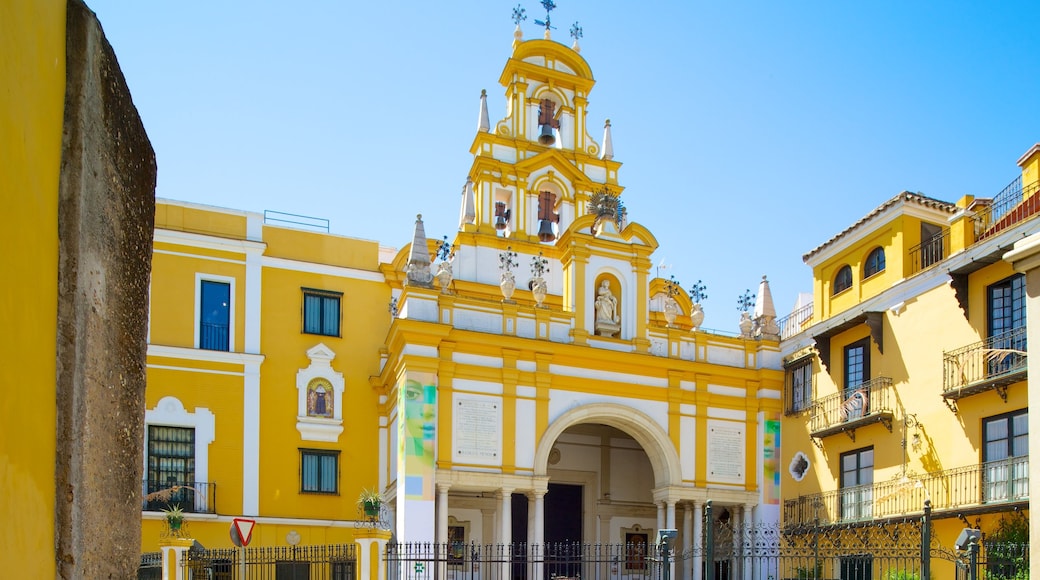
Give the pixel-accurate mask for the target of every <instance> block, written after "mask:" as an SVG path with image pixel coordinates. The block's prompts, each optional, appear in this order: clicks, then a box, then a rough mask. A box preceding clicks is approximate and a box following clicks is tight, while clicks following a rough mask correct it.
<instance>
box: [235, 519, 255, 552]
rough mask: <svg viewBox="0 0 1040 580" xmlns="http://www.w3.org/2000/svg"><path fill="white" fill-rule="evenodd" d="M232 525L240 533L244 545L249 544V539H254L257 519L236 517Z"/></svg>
mask: <svg viewBox="0 0 1040 580" xmlns="http://www.w3.org/2000/svg"><path fill="white" fill-rule="evenodd" d="M231 525H232V527H233V528H234V531H235V532H237V533H238V537H239V539H241V540H242V545H243V546H248V545H249V540H252V539H253V526H255V525H256V520H247V519H244V518H235V519H233V520H231ZM236 543H237V542H236Z"/></svg>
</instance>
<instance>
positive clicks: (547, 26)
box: [534, 0, 556, 40]
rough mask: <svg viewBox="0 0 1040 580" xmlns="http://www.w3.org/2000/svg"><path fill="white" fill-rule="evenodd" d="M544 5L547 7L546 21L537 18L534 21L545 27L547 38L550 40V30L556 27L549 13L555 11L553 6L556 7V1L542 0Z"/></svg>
mask: <svg viewBox="0 0 1040 580" xmlns="http://www.w3.org/2000/svg"><path fill="white" fill-rule="evenodd" d="M542 7H543V8H545V21H544V22H543V21H541V20H535V21H534V23H535V24H537V25H538V26H544V27H545V39H546V40H550V35H549V31H550V30H552V29H555V28H556V27H555V26H553V25H552V20H551V19H550V15H549V13H550V12H552V11H553V8H556V3H555V2H553V0H542Z"/></svg>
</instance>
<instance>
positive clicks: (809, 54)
mask: <svg viewBox="0 0 1040 580" xmlns="http://www.w3.org/2000/svg"><path fill="white" fill-rule="evenodd" d="M87 4H88V5H89V6H90V7H91V8H92V9H93V10H94V11H95V12H96V13H97V14H98V18H99V20H100V21H101V24H102V27H103V28H104V30H105V34H106V36H107V37H108V40H109V42H110V43H111V44H112V45H113V47H114V48H115V51H116V55H117V57H118V59H119V63H120V66H121V68H122V70H123V74H124V75H125V76H126V79H127V84H128V85H129V87H130V91H131V93H132V95H133V100H134V104H135V105H136V106H137V109H138V111H139V112H140V115H141V117H142V119H143V121H144V125H145V129H146V131H147V132H148V135H149V138H150V139H151V142H152V146H153V147H154V148H155V152H156V159H157V164H158V168H159V173H158V186H157V189H156V195H157V196H159V197H163V198H168V199H175V200H183V201H190V202H196V203H204V204H209V205H216V206H220V207H228V208H234V209H240V210H248V211H260V212H262V211H264V210H274V211H281V212H288V213H293V214H302V215H306V216H314V217H320V218H325V219H328V220H329V221H330V231H331V232H332V233H335V234H341V235H346V236H350V237H357V238H363V239H369V240H377V241H379V242H380V243H382V244H383V245H386V246H391V247H396V248H400V247H402V246H404V245H405V244H407V243H409V242H410V241H411V235H412V230H413V228H414V221H415V215H416V214H417V213H421V214H422V215H423V221H424V224H425V229H426V233H427V235H428V236H430V237H434V238H440V237H441V236H444V235H447V236H449V237H452V236H453V235H454V233H455V232H456V231H457V230H458V218H459V203H460V201H461V196H460V193H461V190H462V186H463V184H464V183H465V180H466V175H467V172H468V170H469V168H470V164H471V161H472V156H471V155H470V153H469V147H470V145H471V144H472V142H473V138H474V136H475V134H476V131H477V114H478V107H479V96H480V91H481V89H487V91H488V107H489V111H490V116H491V122H492V125H493V124H494V123H495V122H496V121H497V120H499V119H501V118H502V117H503V116H504V115H505V97H504V92H505V89H504V87H502V86H501V85H499V84H498V77H499V74H500V73H501V72H502V68H503V66H504V65H505V62H506V60H507V59H508V58H509V56H510V54H511V50H512V49H511V46H512V40H513V29H514V24H513V21H512V20H511V16H512V11H513V8H514V7H515V6H517V2H516V1H515V0H514V1H509V2H504V1H501V2H500V1H497V0H456V1H453V2H438V3H434V2H404V1H399V0H386V1H383V2H367V3H360V2H333V1H313V2H295V3H286V2H282V3H274V2H264V1H254V2H248V3H247V2H239V1H237V0H227V1H223V2H198V1H192V0H184V1H179V2H138V1H131V0H87ZM520 6H522V7H523V8H524V9H525V11H526V15H527V20H526V21H524V22H522V24H521V27H522V30H523V32H524V38H525V39H531V38H540V37H541V35H542V33H543V30H544V29H543V28H541V27H539V26H538V25H536V24H535V23H534V19H536V18H537V19H541V20H544V17H545V10H544V8H543V6H542V5H541V4H540V3H539V2H535V1H533V0H524V1H522V2H520ZM551 17H552V23H553V24H554V25H555V26H556V27H557V29H556V30H554V31H552V35H553V40H556V41H559V42H564V43H566V44H567V45H568V46H569V45H570V44H571V38H570V36H569V34H568V32H569V30H570V27H571V24H573V23H574V22H576V21H577V22H578V23H579V25H580V26H581V28H582V33H583V35H582V38H581V39H580V45H581V55H582V56H583V57H584V58H585V59H586V60H587V61H588V63H589V65H590V67H591V68H592V71H593V75H594V77H595V79H596V86H595V87H594V88H593V90H592V92H591V93H590V94H589V106H588V114H589V126H590V127H593V128H601V127H602V126H603V123H604V121H605V120H606V119H610V121H611V125H612V134H613V144H614V159H615V160H616V161H620V162H621V163H622V167H621V170H620V173H619V184H620V185H622V186H623V187H624V188H625V190H624V193H623V195H622V200H623V201H624V203H625V206H626V207H627V209H628V215H629V220H630V221H634V222H638V223H640V224H642V225H643V226H645V227H647V228H649V229H650V231H651V232H652V233H653V234H654V235H655V237H656V238H657V241H658V242H659V244H660V247H659V248H658V250H657V251H656V252H655V254H654V256H653V260H654V264H655V273H658V274H659V275H661V276H662V277H664V278H667V277H669V276H675V277H676V279H678V280H679V281H680V282H681V283H682V284H683V285H684V287H686V288H688V287H689V286H690V285H691V284H692V283H693V282H695V281H697V280H702V281H703V283H704V284H705V285H707V294H708V298H707V299H706V300H705V301H704V302H703V305H704V310H705V313H706V318H705V322H704V326H705V327H707V328H713V329H720V330H724V331H735V330H736V328H737V321H738V318H739V313H738V311H737V298H738V296H739V295H741V294H742V293H743V292H744V291H745V290H746V289H751V291H752V292H755V291H756V289H757V286H758V283H759V281H760V280H761V277H762V276H763V275H767V276H768V277H769V280H770V288H771V291H772V295H773V299H774V302H775V304H776V309H777V311H778V313H779V314H780V315H781V316H782V315H784V314H785V313H787V312H790V310H791V308H792V307H793V306H794V304H795V300H796V297H797V295H798V293H799V292H810V291H811V289H812V271H811V269H810V268H809V267H808V266H806V265H805V264H804V263H803V262H802V256H803V255H804V254H805V253H807V252H808V251H810V250H812V249H813V248H815V247H817V246H818V245H820V244H822V243H824V242H826V241H827V240H828V239H830V238H831V237H832V236H834V235H835V234H837V233H839V232H840V231H842V230H844V229H845V228H846V227H848V226H849V225H851V224H852V223H854V222H855V221H856V220H858V219H859V218H861V217H863V216H864V215H866V214H867V213H869V212H870V211H871V210H872V209H874V208H875V207H877V206H879V205H881V204H882V203H883V202H884V201H886V200H888V199H890V198H892V197H894V196H895V195H897V194H898V193H899V192H901V191H904V190H907V191H913V192H920V193H923V194H924V195H928V196H930V197H935V198H938V199H942V200H945V201H951V202H954V201H956V200H957V199H959V198H960V197H961V196H963V195H966V194H971V195H975V196H978V197H992V196H993V195H995V194H996V193H997V192H999V191H1000V190H1001V189H1003V187H1004V186H1005V185H1007V184H1008V183H1010V182H1011V181H1012V180H1013V179H1014V178H1015V177H1016V176H1017V175H1019V168H1018V166H1017V165H1016V161H1017V160H1018V158H1019V156H1020V155H1022V154H1023V153H1025V152H1026V151H1027V150H1028V149H1029V148H1030V147H1031V146H1032V145H1033V144H1034V143H1037V142H1040V127H1038V121H1040V107H1038V106H1037V105H1036V102H1037V95H1040V74H1037V70H1038V58H1037V57H1038V53H1040V49H1038V48H1037V44H1036V24H1037V22H1038V21H1040V18H1038V17H1040V2H1036V1H1035V0H1033V1H1001V2H958V1H953V2H942V3H939V2H924V1H919V2H907V1H905V0H903V1H898V2H895V1H888V0H872V1H870V2H834V1H833V0H821V1H813V0H806V1H791V2H779V1H775V0H772V1H768V0H762V1H751V0H746V1H745V0H727V1H721V0H715V1H712V2H704V1H700V0H698V1H690V0H687V1H682V2H646V3H639V2H620V1H615V0H596V1H593V0H557V2H556V8H555V10H553V11H552V13H551ZM592 134H593V136H594V137H595V138H596V139H597V140H600V139H601V137H602V132H601V129H595V130H593V131H592ZM658 266H661V268H660V269H658V268H657V267H658Z"/></svg>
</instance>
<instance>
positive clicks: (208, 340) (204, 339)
mask: <svg viewBox="0 0 1040 580" xmlns="http://www.w3.org/2000/svg"><path fill="white" fill-rule="evenodd" d="M199 329H200V330H201V332H200V333H199V348H202V349H205V350H223V351H227V350H229V341H228V325H227V324H212V323H209V322H203V323H201V324H200V325H199Z"/></svg>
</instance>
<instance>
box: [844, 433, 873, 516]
mask: <svg viewBox="0 0 1040 580" xmlns="http://www.w3.org/2000/svg"><path fill="white" fill-rule="evenodd" d="M873 483H874V448H873V447H868V448H866V449H859V450H857V451H850V452H849V453H843V454H842V455H841V519H843V520H863V519H869V518H870V517H871V514H872V510H871V506H872V503H873V495H874V492H873V488H872V485H873Z"/></svg>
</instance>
